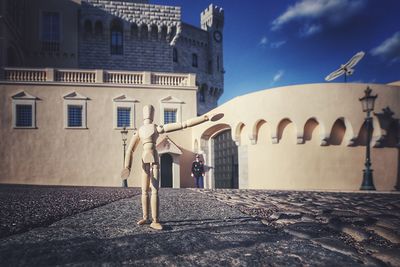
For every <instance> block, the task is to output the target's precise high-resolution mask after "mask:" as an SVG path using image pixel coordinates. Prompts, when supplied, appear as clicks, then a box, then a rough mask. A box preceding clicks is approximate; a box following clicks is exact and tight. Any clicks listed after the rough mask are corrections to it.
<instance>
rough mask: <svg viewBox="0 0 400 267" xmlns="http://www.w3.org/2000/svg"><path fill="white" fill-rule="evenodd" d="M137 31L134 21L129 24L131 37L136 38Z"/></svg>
mask: <svg viewBox="0 0 400 267" xmlns="http://www.w3.org/2000/svg"><path fill="white" fill-rule="evenodd" d="M138 33H139V28H138V26H137V25H136V24H135V23H133V24H132V25H131V37H132V39H136V38H138Z"/></svg>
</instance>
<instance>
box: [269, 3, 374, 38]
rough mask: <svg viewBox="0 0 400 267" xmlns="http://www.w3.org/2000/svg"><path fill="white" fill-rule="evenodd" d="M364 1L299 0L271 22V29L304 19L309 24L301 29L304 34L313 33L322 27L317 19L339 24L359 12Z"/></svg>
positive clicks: (324, 22)
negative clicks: (303, 29)
mask: <svg viewBox="0 0 400 267" xmlns="http://www.w3.org/2000/svg"><path fill="white" fill-rule="evenodd" d="M365 3H366V0H300V1H299V2H297V3H296V4H294V5H292V6H289V7H288V8H287V10H286V11H285V12H284V13H283V14H281V15H280V16H279V17H277V18H276V19H275V20H274V21H273V22H272V27H271V30H278V29H280V28H282V26H283V25H285V24H287V23H289V22H292V21H301V22H304V20H305V21H306V22H307V23H308V24H309V25H310V26H308V27H306V29H305V31H303V33H304V36H306V35H311V34H315V33H317V32H319V31H321V30H322V28H323V26H322V24H320V23H317V21H319V22H323V24H328V25H336V24H341V23H343V22H344V21H346V20H347V19H348V18H349V17H351V16H352V15H354V14H355V13H357V12H359V11H360V10H361V9H362V8H363V7H364V6H365ZM302 20H303V21H302Z"/></svg>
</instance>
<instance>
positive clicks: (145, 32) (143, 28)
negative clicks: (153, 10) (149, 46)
mask: <svg viewBox="0 0 400 267" xmlns="http://www.w3.org/2000/svg"><path fill="white" fill-rule="evenodd" d="M148 34H149V29H148V28H147V25H146V24H142V26H140V38H142V39H144V40H146V39H147V38H148Z"/></svg>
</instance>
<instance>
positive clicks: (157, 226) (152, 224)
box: [150, 221, 163, 230]
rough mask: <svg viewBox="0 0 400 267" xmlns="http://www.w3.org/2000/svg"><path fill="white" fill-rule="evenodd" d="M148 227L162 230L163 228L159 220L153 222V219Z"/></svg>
mask: <svg viewBox="0 0 400 267" xmlns="http://www.w3.org/2000/svg"><path fill="white" fill-rule="evenodd" d="M150 227H151V228H153V229H155V230H162V229H163V227H162V225H161V224H160V223H159V222H154V221H153V222H152V223H151V224H150Z"/></svg>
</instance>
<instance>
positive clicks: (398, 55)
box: [371, 31, 400, 62]
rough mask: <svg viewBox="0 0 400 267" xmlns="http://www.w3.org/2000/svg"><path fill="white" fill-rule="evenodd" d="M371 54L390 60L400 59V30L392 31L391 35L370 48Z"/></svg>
mask: <svg viewBox="0 0 400 267" xmlns="http://www.w3.org/2000/svg"><path fill="white" fill-rule="evenodd" d="M371 54H372V55H373V56H379V57H382V58H384V59H386V60H390V61H392V62H395V61H400V31H398V32H396V33H394V34H393V36H392V37H390V38H388V39H386V40H385V41H383V43H381V44H380V45H379V46H377V47H375V48H374V49H372V50H371Z"/></svg>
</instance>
